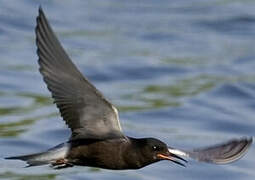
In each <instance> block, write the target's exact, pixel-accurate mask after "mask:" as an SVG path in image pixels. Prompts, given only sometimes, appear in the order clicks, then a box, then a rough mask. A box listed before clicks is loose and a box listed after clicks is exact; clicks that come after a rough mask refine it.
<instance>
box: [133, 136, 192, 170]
mask: <svg viewBox="0 0 255 180" xmlns="http://www.w3.org/2000/svg"><path fill="white" fill-rule="evenodd" d="M137 140H138V143H137V144H139V151H140V153H141V155H142V156H140V157H142V161H143V162H144V164H151V163H154V162H157V161H161V160H169V161H172V162H174V163H176V164H179V165H181V166H185V165H184V164H183V163H182V162H180V161H178V160H181V161H183V162H187V161H186V160H185V159H183V158H181V157H179V156H177V155H175V154H173V153H171V152H169V150H168V147H167V145H166V144H165V143H164V142H162V141H160V140H158V139H155V138H142V139H137Z"/></svg>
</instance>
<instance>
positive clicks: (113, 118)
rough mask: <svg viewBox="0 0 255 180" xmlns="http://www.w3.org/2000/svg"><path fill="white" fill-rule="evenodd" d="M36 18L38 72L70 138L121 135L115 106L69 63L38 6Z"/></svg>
mask: <svg viewBox="0 0 255 180" xmlns="http://www.w3.org/2000/svg"><path fill="white" fill-rule="evenodd" d="M36 20H37V26H36V29H35V33H36V45H37V48H38V49H37V54H38V56H39V61H38V62H39V65H40V73H41V74H42V76H43V79H44V81H45V83H46V84H47V87H48V89H49V90H50V92H51V93H52V97H53V98H54V100H55V101H54V102H55V103H56V105H57V107H58V108H59V111H60V113H61V116H62V117H63V119H64V120H65V122H66V123H67V125H68V126H69V128H71V130H72V139H77V138H96V139H104V138H109V137H120V136H123V134H122V132H121V126H120V123H119V118H118V111H117V109H116V108H115V107H114V106H113V105H112V104H111V103H110V102H108V101H107V100H106V99H105V98H104V97H103V95H102V94H101V93H100V92H99V91H98V90H97V89H96V88H95V87H94V86H93V85H92V84H91V83H90V82H89V81H88V80H87V79H86V78H85V77H84V76H83V75H82V74H81V73H80V71H79V70H78V69H77V68H76V66H75V65H74V64H73V63H72V61H71V60H70V58H69V57H68V55H67V54H66V52H65V51H64V49H63V47H62V46H61V44H60V42H59V41H58V39H57V37H56V36H55V34H54V32H53V31H52V29H51V27H50V25H49V23H48V21H47V19H46V17H45V15H44V12H43V10H42V9H41V7H40V8H39V16H38V17H37V19H36Z"/></svg>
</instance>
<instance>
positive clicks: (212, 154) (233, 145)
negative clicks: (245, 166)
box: [168, 138, 252, 164]
mask: <svg viewBox="0 0 255 180" xmlns="http://www.w3.org/2000/svg"><path fill="white" fill-rule="evenodd" d="M251 144H252V138H248V139H247V138H242V139H233V140H231V141H228V142H226V143H223V144H218V145H215V146H210V147H206V148H199V149H194V150H191V151H183V150H178V149H173V148H169V149H168V150H169V152H171V153H173V154H175V155H179V156H186V157H190V158H193V159H195V160H198V161H202V162H208V163H214V164H227V163H231V162H234V161H236V160H238V159H239V158H241V157H242V156H243V155H244V154H245V153H246V151H247V150H248V148H249V147H250V145H251Z"/></svg>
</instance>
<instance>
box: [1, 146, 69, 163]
mask: <svg viewBox="0 0 255 180" xmlns="http://www.w3.org/2000/svg"><path fill="white" fill-rule="evenodd" d="M68 150H69V143H63V144H60V145H58V146H56V147H54V148H51V149H49V150H48V151H45V152H42V153H35V154H29V155H24V156H12V157H6V158H5V159H13V160H22V161H26V163H27V164H28V166H27V167H31V166H40V165H45V164H51V163H53V162H55V161H56V160H58V159H61V158H65V157H66V155H67V152H68Z"/></svg>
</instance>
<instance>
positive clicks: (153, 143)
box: [6, 7, 252, 170]
mask: <svg viewBox="0 0 255 180" xmlns="http://www.w3.org/2000/svg"><path fill="white" fill-rule="evenodd" d="M36 22H37V26H36V28H35V34H36V45H37V54H38V57H39V60H38V63H39V66H40V68H39V70H40V73H41V74H42V76H43V80H44V82H45V83H46V85H47V87H48V89H49V91H50V92H51V95H52V98H53V99H54V103H56V105H57V107H58V109H59V111H60V114H61V116H62V118H63V120H64V121H65V123H66V124H67V126H68V127H69V128H70V129H71V132H72V133H71V137H70V138H69V139H68V141H67V142H65V143H62V144H60V145H57V146H55V147H53V148H51V149H49V150H47V151H45V152H41V153H36V154H30V155H24V156H14V157H7V158H6V159H19V160H23V161H26V162H27V164H28V166H37V165H45V164H50V165H52V166H53V168H56V169H60V168H65V167H72V166H75V165H78V166H91V167H99V168H105V169H116V170H121V169H139V168H142V167H145V166H147V165H149V164H152V163H155V162H158V161H161V160H169V161H172V162H174V163H176V164H179V165H182V166H185V164H186V162H187V160H185V159H184V158H192V159H195V160H198V161H201V162H208V163H215V164H226V163H231V162H233V161H235V160H238V159H239V158H240V157H242V156H243V155H244V154H245V152H246V151H247V150H248V148H249V147H250V145H251V144H252V138H240V139H232V140H230V141H228V142H225V143H222V144H218V145H213V146H209V147H205V148H198V149H193V150H179V149H175V148H172V147H169V146H167V145H166V144H165V143H164V142H162V141H160V140H158V139H156V138H133V137H129V136H126V135H124V134H123V131H122V129H121V125H120V121H119V116H118V111H117V109H116V108H115V107H114V106H113V105H112V104H111V103H110V102H109V101H108V100H107V99H106V98H105V97H104V96H103V95H102V94H101V92H99V91H98V90H97V89H96V88H95V86H93V85H92V84H91V83H90V82H89V81H88V79H87V78H86V77H84V76H83V75H82V74H81V72H80V71H79V70H78V69H77V67H76V66H75V65H74V63H73V62H72V61H71V59H70V58H69V56H68V55H67V53H66V52H65V50H64V49H63V47H62V46H61V44H60V42H59V40H58V39H57V37H56V35H55V33H54V32H53V30H52V28H51V27H50V24H49V23H48V20H47V18H46V16H45V14H44V12H43V10H42V8H41V7H40V8H39V15H38V17H37V19H36Z"/></svg>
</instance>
